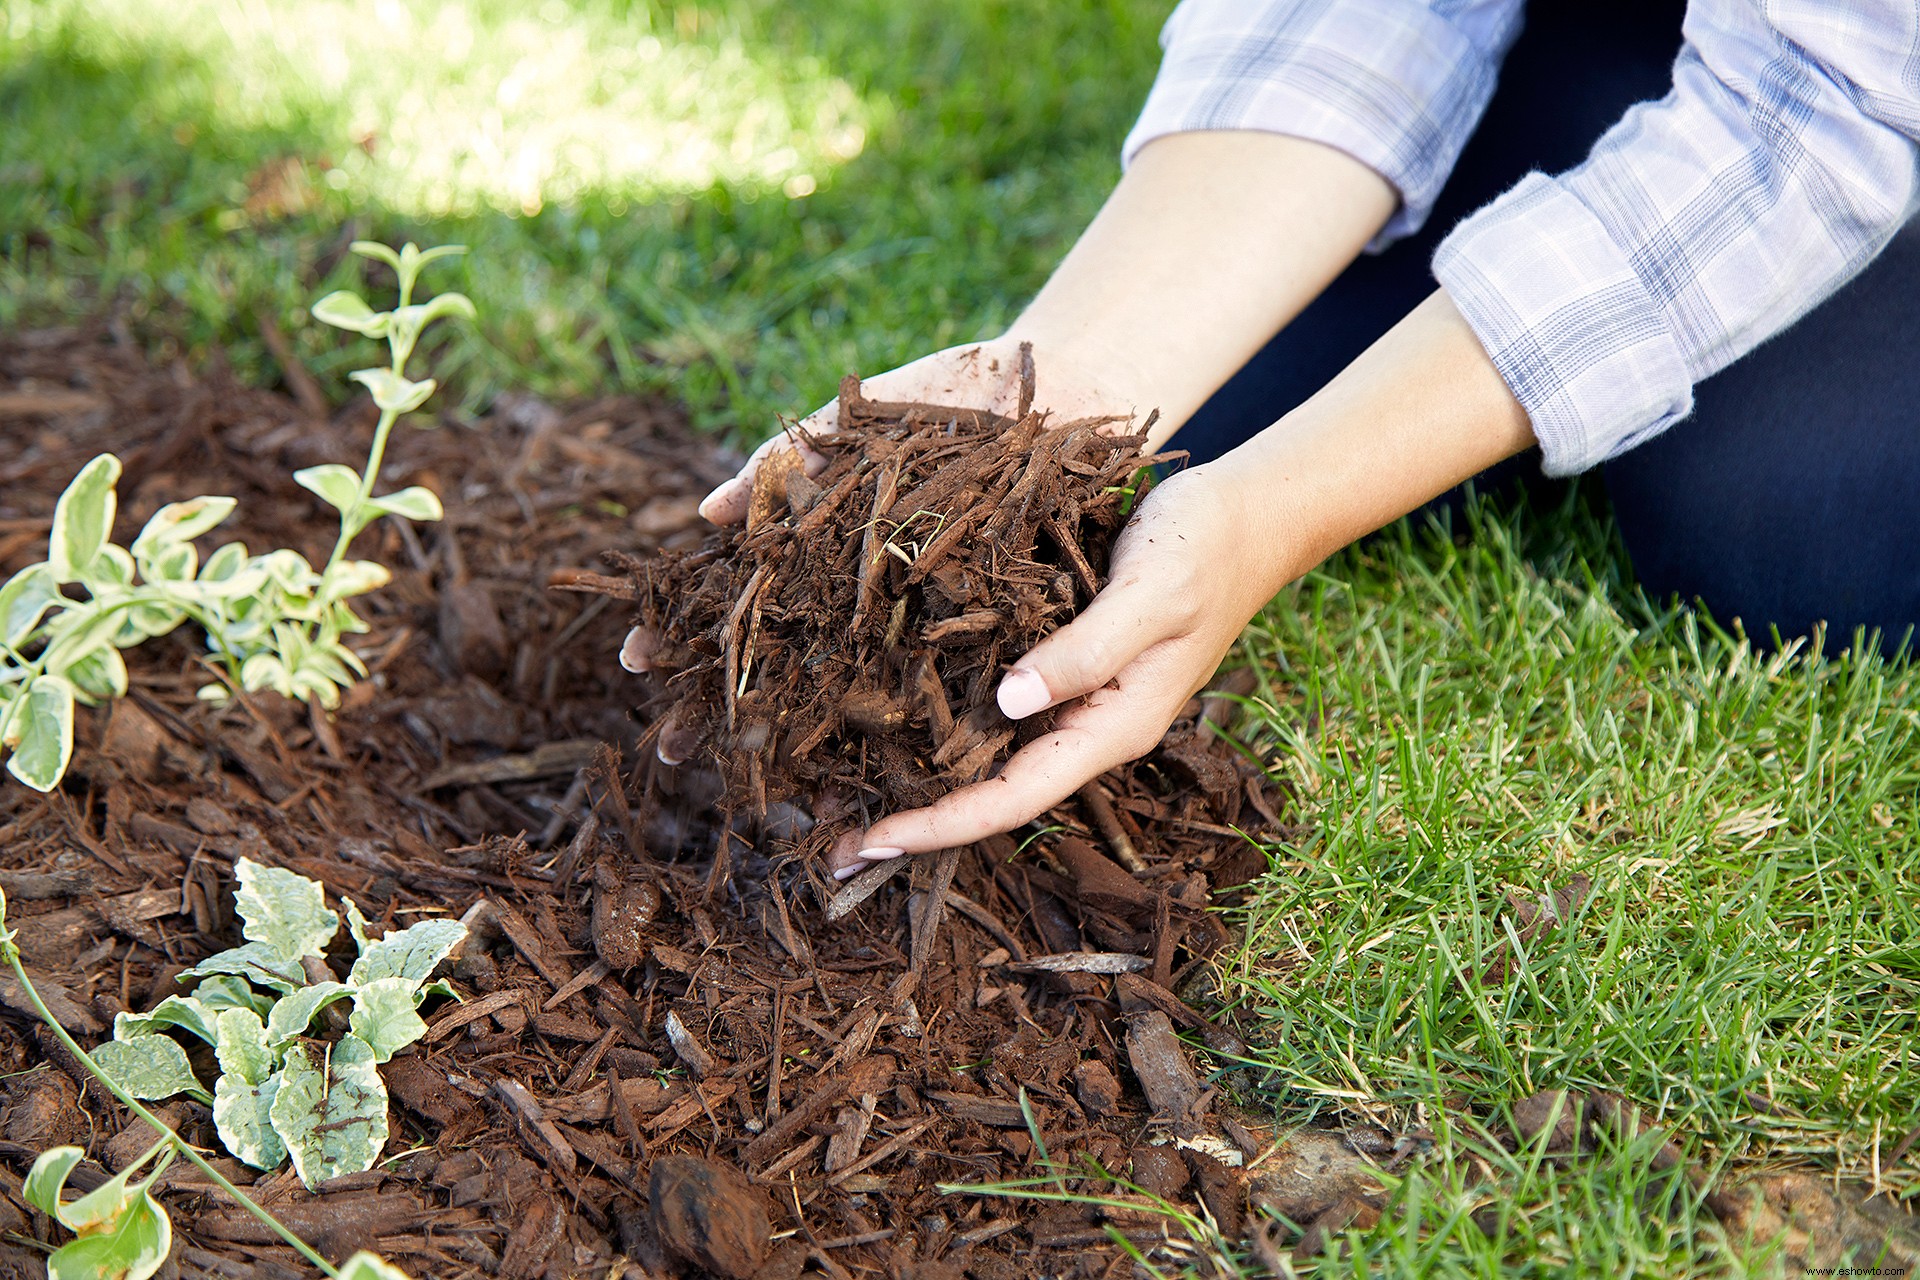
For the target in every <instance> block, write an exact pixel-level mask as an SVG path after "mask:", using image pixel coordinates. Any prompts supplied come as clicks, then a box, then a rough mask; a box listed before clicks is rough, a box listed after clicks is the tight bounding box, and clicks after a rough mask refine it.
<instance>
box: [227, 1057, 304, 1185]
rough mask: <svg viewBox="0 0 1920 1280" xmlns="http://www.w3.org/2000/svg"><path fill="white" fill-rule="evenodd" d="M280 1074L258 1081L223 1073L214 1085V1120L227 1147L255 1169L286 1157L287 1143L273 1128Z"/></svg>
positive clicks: (276, 1165) (271, 1164) (266, 1167)
mask: <svg viewBox="0 0 1920 1280" xmlns="http://www.w3.org/2000/svg"><path fill="white" fill-rule="evenodd" d="M279 1092H280V1077H279V1076H278V1075H270V1076H268V1077H267V1078H266V1079H264V1080H262V1081H261V1082H260V1083H258V1084H249V1083H248V1082H246V1081H244V1080H242V1079H240V1078H239V1077H237V1076H232V1075H223V1076H221V1077H220V1078H219V1079H218V1080H216V1081H214V1085H213V1123H214V1127H215V1128H217V1129H219V1130H220V1141H221V1142H223V1143H225V1144H226V1147H227V1150H229V1151H231V1152H233V1154H234V1155H236V1156H238V1157H239V1158H240V1159H241V1160H243V1161H245V1162H246V1163H247V1164H250V1165H252V1166H253V1167H254V1168H256V1169H272V1168H276V1167H278V1166H279V1164H280V1162H281V1161H282V1160H285V1159H286V1158H287V1144H286V1143H284V1142H282V1141H281V1140H280V1135H279V1134H278V1133H277V1132H275V1131H274V1127H273V1100H274V1098H275V1097H276V1096H277V1095H278V1094H279Z"/></svg>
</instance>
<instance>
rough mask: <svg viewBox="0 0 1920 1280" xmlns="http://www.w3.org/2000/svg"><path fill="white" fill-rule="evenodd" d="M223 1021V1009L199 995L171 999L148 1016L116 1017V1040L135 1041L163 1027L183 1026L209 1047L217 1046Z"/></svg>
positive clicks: (130, 1014) (181, 1027) (122, 1015)
mask: <svg viewBox="0 0 1920 1280" xmlns="http://www.w3.org/2000/svg"><path fill="white" fill-rule="evenodd" d="M219 1019H220V1010H219V1009H217V1008H215V1007H214V1006H212V1005H210V1004H208V1003H207V1002H205V1001H204V1000H202V999H201V998H200V996H199V995H198V993H196V994H194V995H190V996H168V997H167V998H166V999H165V1000H162V1001H161V1002H160V1003H159V1004H157V1005H155V1006H153V1009H152V1010H151V1011H150V1012H148V1013H117V1014H115V1015H114V1017H113V1038H114V1039H115V1040H131V1039H133V1038H134V1037H136V1036H147V1035H153V1034H154V1033H155V1032H157V1031H159V1030H160V1028H162V1027H179V1028H180V1029H181V1030H182V1031H189V1032H192V1033H193V1034H194V1035H196V1036H199V1037H200V1038H201V1039H202V1040H205V1041H206V1042H207V1043H208V1044H217V1043H219V1031H218V1030H217V1024H218V1022H219Z"/></svg>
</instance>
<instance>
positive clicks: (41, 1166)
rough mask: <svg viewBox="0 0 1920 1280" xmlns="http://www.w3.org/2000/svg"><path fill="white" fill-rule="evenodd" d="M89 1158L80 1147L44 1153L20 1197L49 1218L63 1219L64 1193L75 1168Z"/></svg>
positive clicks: (56, 1148)
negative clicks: (62, 1193) (62, 1195)
mask: <svg viewBox="0 0 1920 1280" xmlns="http://www.w3.org/2000/svg"><path fill="white" fill-rule="evenodd" d="M86 1158H87V1153H86V1152H84V1151H82V1150H81V1149H80V1148H79V1147H51V1148H49V1149H47V1150H45V1151H42V1152H41V1153H40V1155H39V1156H38V1157H37V1158H36V1159H35V1160H34V1162H33V1168H31V1169H29V1170H28V1171H27V1181H26V1184H25V1185H24V1186H23V1187H21V1189H20V1194H21V1196H22V1197H23V1198H24V1199H25V1200H26V1202H27V1203H28V1204H30V1205H32V1206H33V1207H34V1208H36V1209H38V1210H39V1211H40V1212H42V1213H44V1214H46V1215H47V1216H48V1217H49V1218H58V1217H59V1216H60V1189H61V1188H62V1187H64V1186H66V1185H67V1175H68V1174H69V1173H72V1172H73V1166H75V1165H77V1164H79V1163H80V1162H81V1161H82V1160H84V1159H86Z"/></svg>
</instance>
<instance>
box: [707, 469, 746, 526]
mask: <svg viewBox="0 0 1920 1280" xmlns="http://www.w3.org/2000/svg"><path fill="white" fill-rule="evenodd" d="M739 490H740V480H739V478H738V477H735V478H734V479H732V480H729V481H727V482H726V483H725V484H722V485H720V486H719V487H718V488H716V489H715V490H714V491H713V492H712V493H710V494H708V495H707V496H706V497H704V498H702V499H701V500H700V514H701V515H702V516H704V517H706V518H707V519H709V520H711V519H713V511H714V509H715V508H716V507H718V506H719V505H720V504H721V503H723V502H725V501H726V500H727V499H728V498H731V497H732V496H733V495H734V494H735V493H738V492H739Z"/></svg>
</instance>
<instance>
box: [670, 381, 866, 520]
mask: <svg viewBox="0 0 1920 1280" xmlns="http://www.w3.org/2000/svg"><path fill="white" fill-rule="evenodd" d="M839 427H840V404H839V401H837V400H836V401H834V402H833V403H831V404H827V405H823V406H821V407H820V408H818V409H815V410H814V411H813V412H812V413H810V414H808V415H807V416H806V417H804V418H802V419H800V421H799V422H797V423H795V424H794V425H793V426H792V427H791V428H782V429H781V430H780V431H779V433H778V434H776V435H775V436H774V437H773V438H772V439H770V440H767V441H765V442H763V443H762V444H761V446H760V447H759V448H758V449H755V450H754V451H753V453H752V454H750V455H749V456H748V458H747V461H746V465H745V466H743V467H741V468H740V470H739V472H738V474H736V475H735V476H734V477H733V478H732V479H730V480H724V481H722V482H721V483H720V485H719V487H718V488H716V489H715V490H714V491H713V492H712V493H710V494H708V495H707V496H706V497H704V498H702V499H701V500H700V514H701V515H702V516H704V517H706V518H707V520H709V521H711V522H712V523H714V524H739V523H740V522H741V521H742V520H744V519H746V518H747V506H748V504H749V503H750V502H751V501H752V498H753V478H754V476H755V475H757V474H759V471H760V464H761V463H763V462H765V461H766V460H767V456H768V455H769V454H771V453H773V452H774V451H775V450H776V449H791V450H792V451H793V452H795V453H797V454H799V455H800V460H801V462H802V463H804V464H805V466H806V469H807V474H808V475H810V476H814V475H819V474H820V472H821V471H823V470H824V469H825V468H826V465H827V459H826V456H825V455H824V454H821V453H819V452H818V451H817V450H814V449H809V448H808V447H807V444H806V440H805V438H804V436H803V435H802V433H803V432H804V433H805V434H806V435H814V436H823V435H828V434H830V433H832V432H834V431H837V430H839Z"/></svg>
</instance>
